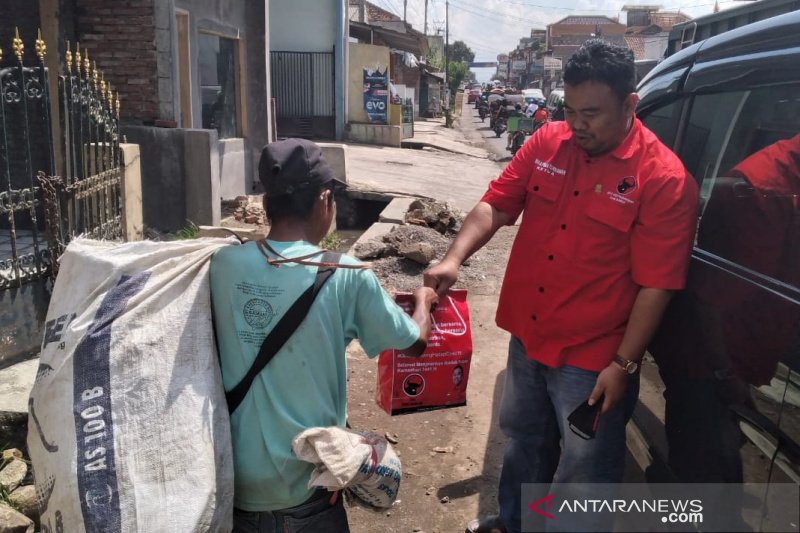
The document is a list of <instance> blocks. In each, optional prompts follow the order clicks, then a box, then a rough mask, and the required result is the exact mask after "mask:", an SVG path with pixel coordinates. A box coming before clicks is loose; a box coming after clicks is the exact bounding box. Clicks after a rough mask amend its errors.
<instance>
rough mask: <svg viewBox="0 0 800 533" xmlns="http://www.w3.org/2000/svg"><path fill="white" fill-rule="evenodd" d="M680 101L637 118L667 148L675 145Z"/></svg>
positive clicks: (649, 111)
mask: <svg viewBox="0 0 800 533" xmlns="http://www.w3.org/2000/svg"><path fill="white" fill-rule="evenodd" d="M682 103H683V101H682V100H676V101H674V102H672V103H671V104H667V105H665V106H661V107H657V108H655V109H652V110H648V111H647V112H646V114H643V115H642V116H640V117H639V118H640V119H641V121H642V123H643V124H644V125H645V126H646V127H647V129H649V130H650V131H652V132H653V133H655V134H656V137H658V138H659V140H660V141H661V142H662V143H664V144H665V145H666V146H667V147H668V148H672V147H673V146H674V144H675V135H676V133H677V124H678V118H679V116H678V115H679V114H680V110H681V104H682Z"/></svg>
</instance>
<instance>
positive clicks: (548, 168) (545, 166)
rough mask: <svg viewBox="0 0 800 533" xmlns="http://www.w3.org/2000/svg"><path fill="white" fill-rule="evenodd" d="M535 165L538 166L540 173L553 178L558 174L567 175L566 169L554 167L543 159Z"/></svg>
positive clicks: (538, 160)
mask: <svg viewBox="0 0 800 533" xmlns="http://www.w3.org/2000/svg"><path fill="white" fill-rule="evenodd" d="M534 164H535V165H536V170H538V171H539V172H544V173H545V174H550V175H551V176H555V175H556V174H558V175H559V176H563V175H565V174H566V173H567V171H566V169H563V168H558V167H557V166H555V165H552V164H550V163H548V162H547V161H542V160H541V159H537V160H536V161H535V162H534Z"/></svg>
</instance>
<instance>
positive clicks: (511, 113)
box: [506, 104, 525, 150]
mask: <svg viewBox="0 0 800 533" xmlns="http://www.w3.org/2000/svg"><path fill="white" fill-rule="evenodd" d="M507 109H508V117H523V116H525V113H523V112H522V105H520V104H516V105H514V107H513V108H512V107H511V106H507ZM514 133H516V132H510V131H509V132H508V134H507V135H506V150H511V139H513V138H514Z"/></svg>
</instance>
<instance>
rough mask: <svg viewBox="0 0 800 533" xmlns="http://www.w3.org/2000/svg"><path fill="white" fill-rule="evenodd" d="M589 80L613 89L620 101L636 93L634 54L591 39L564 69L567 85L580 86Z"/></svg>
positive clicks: (599, 40) (620, 47)
mask: <svg viewBox="0 0 800 533" xmlns="http://www.w3.org/2000/svg"><path fill="white" fill-rule="evenodd" d="M587 81H594V82H599V83H604V84H605V85H608V86H609V87H611V90H612V91H613V93H614V94H615V95H616V96H617V98H619V100H620V102H621V101H623V100H625V98H626V97H627V96H628V95H629V94H630V93H632V92H634V91H635V90H636V69H635V67H634V63H633V52H632V51H631V50H629V49H628V48H623V47H622V46H617V45H614V44H611V43H608V42H606V41H604V40H602V39H589V40H588V41H586V42H585V43H583V45H581V47H580V48H578V51H577V52H575V53H574V54H573V55H572V57H571V58H570V59H569V61H568V62H567V66H566V68H565V69H564V83H565V84H567V85H572V86H575V85H580V84H581V83H584V82H587Z"/></svg>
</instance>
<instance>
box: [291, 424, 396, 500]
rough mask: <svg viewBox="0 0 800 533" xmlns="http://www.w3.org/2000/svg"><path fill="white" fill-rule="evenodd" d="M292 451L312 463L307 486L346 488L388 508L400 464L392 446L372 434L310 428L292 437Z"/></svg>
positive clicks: (393, 496)
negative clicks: (313, 466) (312, 466)
mask: <svg viewBox="0 0 800 533" xmlns="http://www.w3.org/2000/svg"><path fill="white" fill-rule="evenodd" d="M292 450H293V451H294V454H295V455H296V456H297V457H298V459H301V460H303V461H307V462H309V463H312V464H314V465H315V466H316V468H314V471H313V472H312V473H311V478H310V479H309V481H308V487H309V488H311V487H323V488H326V489H328V490H331V491H333V490H341V489H348V490H350V491H351V492H352V493H353V494H355V495H356V496H358V497H359V499H361V500H362V501H363V502H365V503H367V504H369V505H372V506H374V507H380V508H387V507H391V506H392V504H393V503H394V501H395V499H397V493H398V492H399V490H400V479H401V478H402V467H401V465H400V458H399V457H397V454H396V453H395V451H394V449H393V448H392V445H391V444H389V443H388V442H387V441H386V439H385V438H383V437H381V436H380V435H378V434H376V433H370V432H359V431H354V430H352V429H346V428H340V427H335V426H332V427H326V428H321V427H317V428H310V429H307V430H305V431H303V432H302V433H300V434H299V435H297V436H296V437H295V438H294V439H293V440H292Z"/></svg>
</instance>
